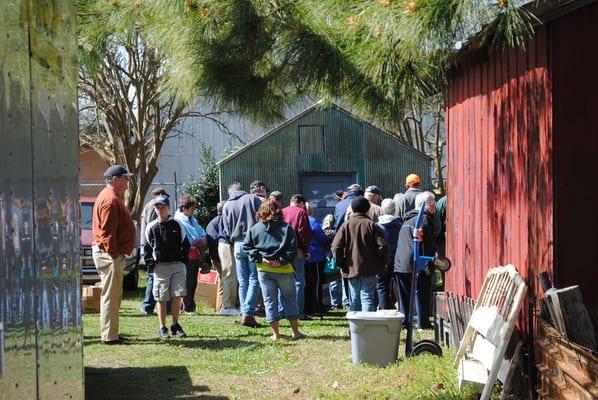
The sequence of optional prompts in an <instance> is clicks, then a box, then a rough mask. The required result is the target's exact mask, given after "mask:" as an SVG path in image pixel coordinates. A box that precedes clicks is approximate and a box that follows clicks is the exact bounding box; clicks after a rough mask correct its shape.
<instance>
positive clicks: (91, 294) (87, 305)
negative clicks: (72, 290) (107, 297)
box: [81, 285, 102, 313]
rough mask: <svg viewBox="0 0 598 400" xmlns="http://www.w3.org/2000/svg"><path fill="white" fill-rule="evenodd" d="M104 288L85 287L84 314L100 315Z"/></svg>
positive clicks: (83, 294)
mask: <svg viewBox="0 0 598 400" xmlns="http://www.w3.org/2000/svg"><path fill="white" fill-rule="evenodd" d="M101 294H102V288H101V287H99V286H91V285H85V286H83V290H82V296H81V307H82V308H83V312H84V313H99V312H100V295H101Z"/></svg>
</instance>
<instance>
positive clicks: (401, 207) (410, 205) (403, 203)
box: [395, 174, 422, 221]
mask: <svg viewBox="0 0 598 400" xmlns="http://www.w3.org/2000/svg"><path fill="white" fill-rule="evenodd" d="M421 183H422V181H421V179H420V178H419V176H418V175H416V174H409V175H407V177H406V178H405V187H406V188H407V191H406V192H405V194H404V195H403V196H401V197H400V198H399V199H398V201H397V209H396V211H395V212H396V216H397V217H399V218H401V221H405V214H407V213H408V212H409V211H411V210H413V209H414V208H415V197H416V196H417V195H418V194H420V193H421V192H422V191H421V189H420V188H419V186H420V185H421Z"/></svg>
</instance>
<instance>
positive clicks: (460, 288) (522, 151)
mask: <svg viewBox="0 0 598 400" xmlns="http://www.w3.org/2000/svg"><path fill="white" fill-rule="evenodd" d="M476 57H477V58H475V59H474V58H473V57H469V58H468V59H467V60H466V62H464V63H463V64H461V66H460V68H459V70H458V71H457V72H456V74H455V76H454V77H453V78H452V80H451V85H450V88H449V97H448V108H447V130H448V159H449V175H448V206H447V213H448V215H447V218H448V222H447V255H448V257H449V258H451V260H452V261H453V269H452V270H451V271H450V272H449V273H448V274H447V286H446V290H447V291H449V292H454V293H458V294H463V295H466V296H470V297H477V295H478V293H479V290H480V288H481V286H482V283H483V280H484V277H485V274H486V271H487V270H488V269H489V268H490V267H493V266H497V265H504V264H513V265H515V266H516V267H517V269H518V270H519V272H520V274H521V275H522V276H523V277H524V278H525V279H526V281H527V283H528V285H529V286H530V288H529V290H528V293H530V295H528V300H529V301H528V302H527V304H524V306H523V309H524V315H526V316H530V315H531V314H530V313H531V312H532V310H531V308H532V307H535V306H536V305H535V297H536V296H534V292H536V291H539V290H540V289H539V288H538V285H537V283H536V282H537V278H536V276H537V274H538V273H539V272H540V271H544V270H548V271H549V273H551V274H552V265H553V243H552V238H553V233H552V219H553V201H552V200H553V196H552V193H553V190H552V148H551V147H552V132H551V118H552V95H551V86H550V78H549V72H548V57H547V39H546V30H545V29H544V28H540V29H538V31H537V34H536V36H535V37H534V38H533V39H532V40H530V42H529V44H528V48H527V51H525V52H523V51H518V52H514V51H513V52H509V53H500V54H497V55H491V56H485V57H483V58H480V56H479V55H478V56H476ZM525 320H526V321H527V322H523V321H522V322H523V323H522V324H521V325H522V328H523V329H524V330H525V331H527V330H528V328H531V326H530V325H528V323H531V318H525Z"/></svg>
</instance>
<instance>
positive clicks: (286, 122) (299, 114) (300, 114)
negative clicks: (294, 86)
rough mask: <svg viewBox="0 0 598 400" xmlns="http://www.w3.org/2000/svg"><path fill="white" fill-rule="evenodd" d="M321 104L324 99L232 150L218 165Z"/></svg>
mask: <svg viewBox="0 0 598 400" xmlns="http://www.w3.org/2000/svg"><path fill="white" fill-rule="evenodd" d="M320 105H322V101H318V102H316V103H314V104H312V105H311V106H309V107H307V108H306V109H305V110H303V111H301V112H299V113H298V114H297V115H295V116H293V117H291V118H289V119H288V120H286V121H285V122H283V123H282V124H281V125H278V126H277V127H275V128H273V129H271V130H269V131H268V132H266V133H265V134H263V135H260V136H258V137H256V138H255V139H253V140H252V141H251V142H249V143H247V144H246V145H245V146H243V147H241V148H239V149H237V150H236V151H234V152H232V153H231V154H229V155H228V156H226V157H224V158H223V159H222V160H220V161H218V162H216V165H217V166H221V165H222V164H224V163H226V162H228V161H230V160H231V159H233V158H235V157H237V156H238V155H239V154H241V153H243V152H245V151H246V150H249V149H250V148H251V147H253V146H255V145H256V144H258V143H259V142H261V141H262V140H265V139H267V138H269V137H270V136H272V135H274V134H275V133H276V132H278V131H280V130H281V129H282V128H284V127H286V126H287V125H289V124H290V123H292V122H294V121H296V120H297V119H299V118H301V117H303V116H304V115H307V114H309V113H310V112H312V111H313V110H315V109H317V108H318V106H320Z"/></svg>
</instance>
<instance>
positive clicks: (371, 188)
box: [365, 185, 380, 194]
mask: <svg viewBox="0 0 598 400" xmlns="http://www.w3.org/2000/svg"><path fill="white" fill-rule="evenodd" d="M365 192H366V193H368V192H369V193H373V194H380V188H379V187H378V186H376V185H372V186H368V187H367V188H365Z"/></svg>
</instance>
